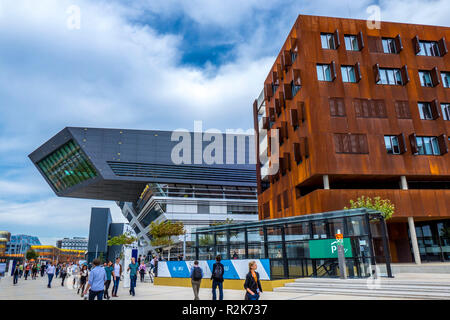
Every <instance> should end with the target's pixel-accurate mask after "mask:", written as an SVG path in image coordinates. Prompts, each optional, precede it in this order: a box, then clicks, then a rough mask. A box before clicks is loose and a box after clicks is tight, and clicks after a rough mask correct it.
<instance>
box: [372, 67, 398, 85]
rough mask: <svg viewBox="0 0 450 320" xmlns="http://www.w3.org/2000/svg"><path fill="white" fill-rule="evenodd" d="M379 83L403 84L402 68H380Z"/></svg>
mask: <svg viewBox="0 0 450 320" xmlns="http://www.w3.org/2000/svg"><path fill="white" fill-rule="evenodd" d="M377 84H389V85H403V80H402V72H401V70H400V69H381V68H380V81H378V82H377Z"/></svg>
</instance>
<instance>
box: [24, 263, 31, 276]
mask: <svg viewBox="0 0 450 320" xmlns="http://www.w3.org/2000/svg"><path fill="white" fill-rule="evenodd" d="M30 269H31V265H30V264H29V263H27V265H26V266H25V280H27V278H28V275H29V274H30Z"/></svg>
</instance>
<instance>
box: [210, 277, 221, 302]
mask: <svg viewBox="0 0 450 320" xmlns="http://www.w3.org/2000/svg"><path fill="white" fill-rule="evenodd" d="M217 287H219V300H223V282H219V281H216V280H213V283H212V294H213V300H217V297H216V288H217Z"/></svg>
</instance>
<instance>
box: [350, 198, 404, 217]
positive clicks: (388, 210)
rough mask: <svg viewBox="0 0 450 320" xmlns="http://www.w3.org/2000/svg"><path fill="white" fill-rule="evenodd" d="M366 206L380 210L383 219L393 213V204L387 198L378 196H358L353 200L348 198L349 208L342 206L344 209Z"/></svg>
mask: <svg viewBox="0 0 450 320" xmlns="http://www.w3.org/2000/svg"><path fill="white" fill-rule="evenodd" d="M358 208H367V209H373V210H376V211H379V212H381V214H382V215H383V217H384V219H385V220H388V219H390V218H391V217H392V215H393V214H394V213H395V206H394V204H393V203H391V201H390V200H388V199H381V198H380V197H375V198H373V199H372V198H370V197H365V196H362V197H359V198H358V199H356V201H354V200H350V208H347V207H344V210H348V209H358Z"/></svg>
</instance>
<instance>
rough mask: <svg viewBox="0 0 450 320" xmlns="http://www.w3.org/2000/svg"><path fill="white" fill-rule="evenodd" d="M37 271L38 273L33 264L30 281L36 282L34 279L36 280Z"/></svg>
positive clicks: (35, 265)
mask: <svg viewBox="0 0 450 320" xmlns="http://www.w3.org/2000/svg"><path fill="white" fill-rule="evenodd" d="M37 271H38V267H37V264H36V263H33V266H32V267H31V279H32V280H36V278H37Z"/></svg>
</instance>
